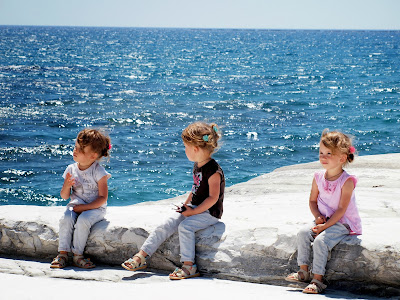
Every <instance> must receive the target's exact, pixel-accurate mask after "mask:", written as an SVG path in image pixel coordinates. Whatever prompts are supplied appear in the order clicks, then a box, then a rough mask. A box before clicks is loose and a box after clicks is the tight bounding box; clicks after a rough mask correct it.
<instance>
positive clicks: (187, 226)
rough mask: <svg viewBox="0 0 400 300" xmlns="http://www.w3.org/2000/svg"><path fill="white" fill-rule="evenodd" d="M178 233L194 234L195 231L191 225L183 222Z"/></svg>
mask: <svg viewBox="0 0 400 300" xmlns="http://www.w3.org/2000/svg"><path fill="white" fill-rule="evenodd" d="M178 232H194V230H193V228H192V226H190V224H189V223H187V222H185V221H183V222H181V223H180V224H179V226H178Z"/></svg>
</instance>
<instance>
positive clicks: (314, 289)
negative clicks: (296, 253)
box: [303, 279, 327, 294]
mask: <svg viewBox="0 0 400 300" xmlns="http://www.w3.org/2000/svg"><path fill="white" fill-rule="evenodd" d="M326 287H327V286H326V284H323V283H322V282H321V281H319V280H317V279H313V280H311V283H310V284H309V285H307V287H306V288H305V289H304V290H303V293H305V294H320V293H322V291H323V290H324V289H326Z"/></svg>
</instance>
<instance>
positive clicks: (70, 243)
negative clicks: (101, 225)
mask: <svg viewBox="0 0 400 300" xmlns="http://www.w3.org/2000/svg"><path fill="white" fill-rule="evenodd" d="M69 208H70V206H67V209H66V211H65V213H64V216H63V217H62V218H61V220H60V232H59V243H58V251H67V252H71V251H72V252H73V253H74V254H77V255H82V254H83V250H85V246H86V242H87V239H88V237H89V233H90V229H91V228H92V226H93V225H94V224H96V223H97V222H99V221H101V220H103V219H104V216H105V214H106V209H105V208H97V209H91V210H86V211H84V212H82V213H80V214H77V213H76V212H74V211H71V210H70V209H69Z"/></svg>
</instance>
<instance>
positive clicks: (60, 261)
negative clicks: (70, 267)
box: [50, 253, 68, 269]
mask: <svg viewBox="0 0 400 300" xmlns="http://www.w3.org/2000/svg"><path fill="white" fill-rule="evenodd" d="M67 264H68V254H63V253H59V254H58V255H57V256H56V257H55V258H54V259H53V261H52V262H51V264H50V268H52V269H62V268H65V267H66V266H67Z"/></svg>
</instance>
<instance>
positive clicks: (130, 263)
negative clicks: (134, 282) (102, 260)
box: [121, 253, 147, 271]
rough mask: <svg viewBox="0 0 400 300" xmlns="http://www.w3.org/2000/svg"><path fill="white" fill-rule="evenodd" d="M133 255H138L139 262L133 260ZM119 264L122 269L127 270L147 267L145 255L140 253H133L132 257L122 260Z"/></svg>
mask: <svg viewBox="0 0 400 300" xmlns="http://www.w3.org/2000/svg"><path fill="white" fill-rule="evenodd" d="M134 257H138V258H139V260H140V262H137V261H136V260H134V259H133V258H134ZM121 266H122V267H123V268H124V269H127V270H128V271H137V270H143V269H145V268H147V262H146V257H144V256H143V255H142V254H140V253H137V254H135V255H134V256H133V257H132V258H130V259H128V260H126V261H124V262H123V263H122V264H121Z"/></svg>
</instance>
